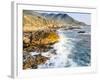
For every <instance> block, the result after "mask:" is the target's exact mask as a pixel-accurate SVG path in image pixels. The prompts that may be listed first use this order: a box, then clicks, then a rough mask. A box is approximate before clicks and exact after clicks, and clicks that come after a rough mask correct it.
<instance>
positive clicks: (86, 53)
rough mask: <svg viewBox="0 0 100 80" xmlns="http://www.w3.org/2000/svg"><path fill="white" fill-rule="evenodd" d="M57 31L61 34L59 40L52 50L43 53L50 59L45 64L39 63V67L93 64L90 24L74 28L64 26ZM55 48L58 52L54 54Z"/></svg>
mask: <svg viewBox="0 0 100 80" xmlns="http://www.w3.org/2000/svg"><path fill="white" fill-rule="evenodd" d="M80 31H84V32H80ZM57 33H58V35H59V36H60V39H59V42H58V43H55V44H54V45H53V46H52V47H53V49H52V50H50V51H48V52H43V53H42V55H43V56H46V57H49V58H50V59H49V60H47V62H46V63H45V64H41V65H38V68H64V67H83V66H90V65H91V34H90V33H91V30H90V26H85V27H82V28H81V29H72V30H67V29H64V28H62V29H59V30H58V31H57ZM53 50H54V51H55V53H56V54H54V51H53Z"/></svg>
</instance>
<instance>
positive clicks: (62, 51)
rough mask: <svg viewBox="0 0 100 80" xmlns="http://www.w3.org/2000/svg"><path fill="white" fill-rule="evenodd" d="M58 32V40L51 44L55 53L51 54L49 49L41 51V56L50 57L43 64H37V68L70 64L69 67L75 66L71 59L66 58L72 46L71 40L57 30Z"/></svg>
mask: <svg viewBox="0 0 100 80" xmlns="http://www.w3.org/2000/svg"><path fill="white" fill-rule="evenodd" d="M58 34H59V36H60V38H59V42H58V43H56V44H54V45H53V48H54V50H56V54H55V55H53V54H52V53H50V51H48V52H46V53H42V55H43V56H46V57H50V59H49V60H47V61H46V63H45V64H42V65H38V68H60V67H62V68H64V67H66V66H68V65H69V64H70V67H71V66H72V67H73V66H77V64H76V63H74V62H73V60H71V59H69V58H68V55H69V54H71V53H72V52H71V51H72V49H73V48H74V45H73V42H72V41H71V40H70V39H69V38H67V37H65V35H64V34H63V33H62V32H61V31H60V30H59V31H58Z"/></svg>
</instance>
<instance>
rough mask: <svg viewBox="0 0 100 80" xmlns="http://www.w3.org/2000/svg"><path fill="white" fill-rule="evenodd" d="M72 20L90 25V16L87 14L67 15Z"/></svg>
mask: <svg viewBox="0 0 100 80" xmlns="http://www.w3.org/2000/svg"><path fill="white" fill-rule="evenodd" d="M67 14H68V15H69V16H71V17H72V18H74V19H76V20H79V21H82V22H84V23H86V24H88V25H90V24H91V14H89V13H67Z"/></svg>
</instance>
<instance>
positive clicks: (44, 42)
mask: <svg viewBox="0 0 100 80" xmlns="http://www.w3.org/2000/svg"><path fill="white" fill-rule="evenodd" d="M23 36H24V37H23V69H28V68H32V69H36V68H37V66H38V65H39V64H43V63H45V62H46V61H47V60H48V59H49V58H48V57H45V56H42V55H41V52H47V51H49V50H50V49H52V45H53V44H55V43H56V42H58V40H59V36H58V34H57V33H56V32H54V31H43V30H42V31H35V32H25V33H23ZM30 52H37V53H39V54H37V55H34V56H32V55H30Z"/></svg>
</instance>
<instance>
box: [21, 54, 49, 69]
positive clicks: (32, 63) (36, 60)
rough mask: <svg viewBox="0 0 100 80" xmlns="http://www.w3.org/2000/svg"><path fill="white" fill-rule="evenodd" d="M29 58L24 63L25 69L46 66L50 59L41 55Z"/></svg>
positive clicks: (29, 56)
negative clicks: (40, 65)
mask: <svg viewBox="0 0 100 80" xmlns="http://www.w3.org/2000/svg"><path fill="white" fill-rule="evenodd" d="M27 56H28V57H27V58H26V60H24V61H23V69H28V68H29V69H36V68H38V65H39V64H44V63H45V62H46V61H47V60H48V59H49V58H47V57H44V56H42V55H41V54H38V55H35V56H34V57H33V56H31V55H29V54H28V55H27Z"/></svg>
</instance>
